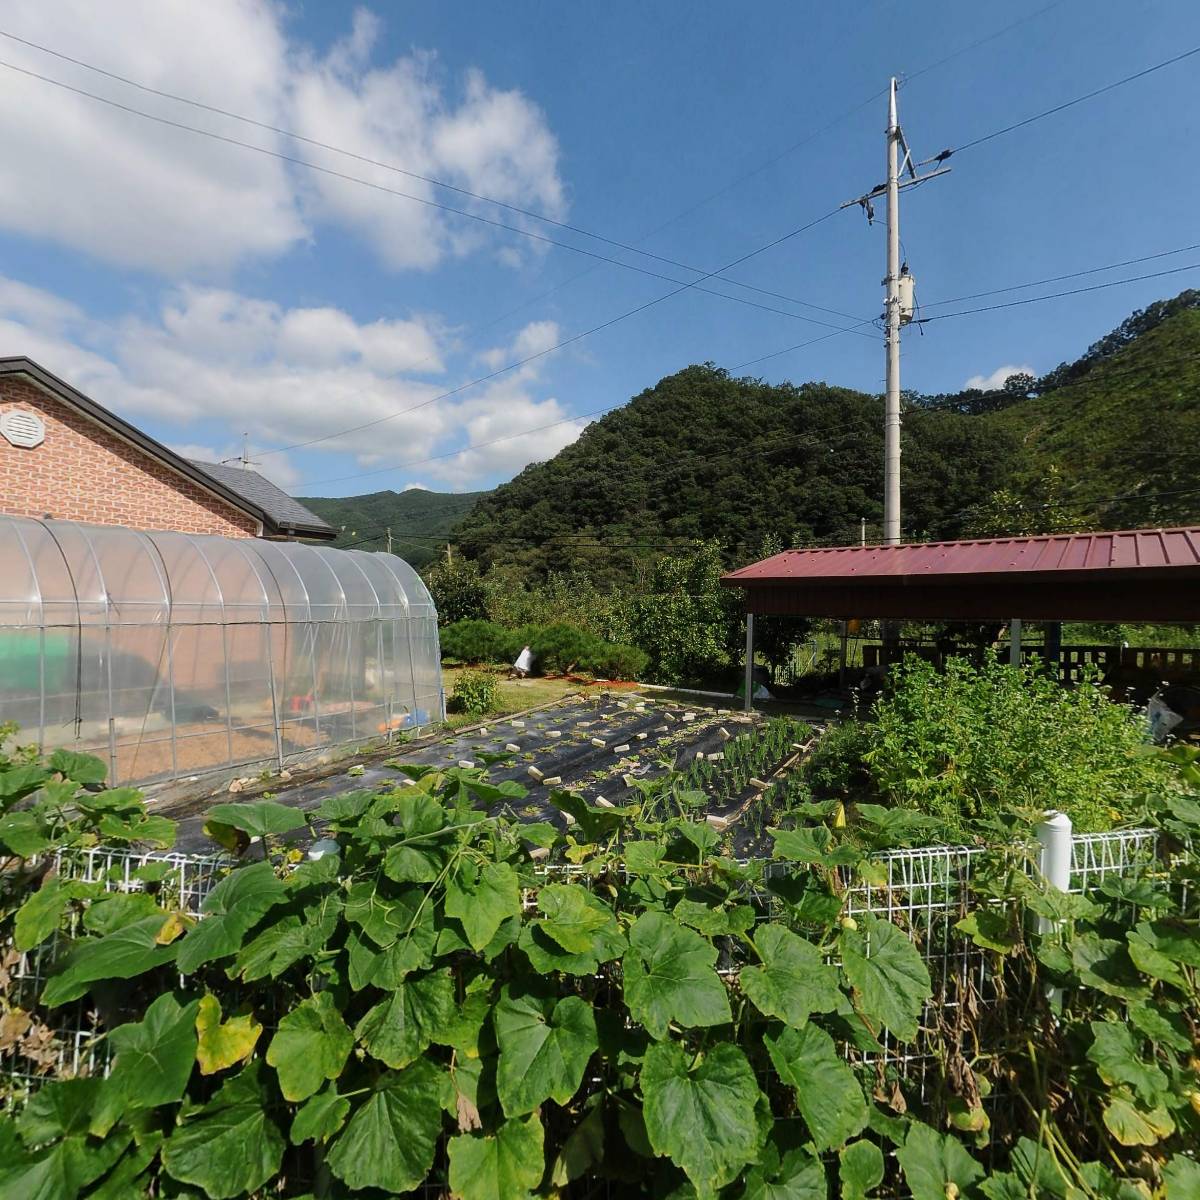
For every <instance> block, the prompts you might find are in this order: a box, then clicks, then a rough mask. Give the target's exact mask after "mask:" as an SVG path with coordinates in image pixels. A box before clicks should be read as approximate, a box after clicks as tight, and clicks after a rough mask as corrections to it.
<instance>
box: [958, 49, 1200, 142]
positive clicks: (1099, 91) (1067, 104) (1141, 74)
mask: <svg viewBox="0 0 1200 1200" xmlns="http://www.w3.org/2000/svg"><path fill="white" fill-rule="evenodd" d="M1195 54H1200V46H1193V47H1192V49H1190V50H1185V51H1183V53H1182V54H1176V55H1175V56H1174V57H1173V58H1167V59H1164V60H1163V61H1162V62H1159V63H1155V64H1154V65H1153V66H1152V67H1145V68H1143V69H1142V70H1140V71H1135V72H1134V73H1133V74H1132V75H1126V76H1125V77H1124V78H1123V79H1116V80H1114V81H1113V82H1112V83H1106V84H1105V85H1104V86H1103V87H1098V88H1094V89H1093V90H1092V91H1090V92H1085V93H1084V94H1083V95H1082V96H1076V97H1075V98H1074V99H1073V100H1066V101H1064V102H1063V103H1062V104H1056V105H1055V106H1054V107H1053V108H1047V109H1045V110H1044V111H1043V112H1039V113H1034V114H1033V116H1031V117H1025V118H1024V119H1023V120H1020V121H1014V122H1013V123H1012V124H1011V125H1005V126H1004V127H1003V128H1002V129H994V130H992V132H991V133H985V134H983V136H982V137H977V138H974V139H972V140H971V141H969V142H966V143H965V144H964V145H962V146H958V147H956V148H955V149H953V150H944V151H943V152H942V156H944V157H945V158H949V157H950V155H951V154H962V153H963V151H965V150H973V149H974V148H975V147H976V146H982V145H983V144H984V142H990V141H992V140H993V138H998V137H1003V136H1004V135H1005V134H1006V133H1012V132H1013V131H1014V130H1016V129H1024V128H1025V126H1026V125H1032V124H1033V123H1034V122H1035V121H1043V120H1045V119H1046V117H1052V116H1054V115H1055V113H1060V112H1064V111H1065V110H1066V109H1068V108H1074V107H1075V106H1076V105H1077V104H1083V103H1084V101H1086V100H1094V99H1095V98H1096V97H1097V96H1103V95H1104V94H1105V93H1107V92H1111V91H1115V90H1116V89H1117V88H1119V87H1124V86H1125V85H1126V84H1127V83H1133V82H1134V81H1135V80H1138V79H1144V78H1145V77H1146V76H1147V75H1153V74H1154V72H1155V71H1161V70H1163V69H1164V68H1166V67H1171V66H1174V65H1175V64H1176V63H1179V62H1183V61H1184V59H1187V58H1191V57H1192V56H1193V55H1195ZM939 157H941V156H939Z"/></svg>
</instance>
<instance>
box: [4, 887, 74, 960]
mask: <svg viewBox="0 0 1200 1200" xmlns="http://www.w3.org/2000/svg"><path fill="white" fill-rule="evenodd" d="M70 900H71V890H70V884H69V883H68V881H66V880H64V879H61V878H60V877H59V876H57V875H54V876H51V877H50V878H49V879H46V880H43V882H42V886H41V887H40V888H38V890H37V891H36V892H34V893H33V894H32V895H31V896H30V897H29V899H28V900H26V901H25V903H24V904H22V905H21V907H20V908H19V909H17V917H16V922H15V925H14V928H13V935H14V936H13V941H14V943H15V945H16V947H17V949H18V950H20V951H21V952H22V953H25V952H26V951H29V950H32V949H33V948H34V947H35V946H40V945H41V944H42V943H43V942H44V941H45V940H46V939H47V938H48V937H49V936H50V935H51V934H52V933H53V932H54V931H55V930H56V929H58V926H59V923H60V922H61V921H62V918H63V914H64V913H65V912H66V908H67V905H68V903H70Z"/></svg>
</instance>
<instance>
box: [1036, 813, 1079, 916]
mask: <svg viewBox="0 0 1200 1200" xmlns="http://www.w3.org/2000/svg"><path fill="white" fill-rule="evenodd" d="M1036 833H1037V839H1038V841H1039V842H1040V843H1041V847H1042V849H1041V854H1040V855H1039V856H1038V871H1039V872H1040V874H1041V876H1042V878H1043V879H1044V880H1045V881H1046V882H1047V883H1048V884H1050V886H1051V887H1054V888H1057V889H1058V890H1059V891H1060V892H1065V891H1068V890H1069V889H1070V887H1071V845H1072V841H1071V818H1070V817H1068V816H1067V814H1066V813H1060V812H1048V813H1047V814H1046V819H1045V820H1044V821H1041V822H1039V823H1038V826H1037V829H1036ZM1059 924H1060V922H1058V921H1051V920H1050V919H1049V918H1047V917H1039V918H1038V933H1042V934H1045V933H1052V932H1053V931H1054V930H1055V929H1057V928H1058V926H1059Z"/></svg>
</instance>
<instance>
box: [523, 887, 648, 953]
mask: <svg viewBox="0 0 1200 1200" xmlns="http://www.w3.org/2000/svg"><path fill="white" fill-rule="evenodd" d="M538 908H539V910H540V912H541V914H542V915H541V916H540V917H538V918H536V919H535V920H533V921H531V922H529V923H528V924H527V925H525V926H523V927H522V929H521V931H520V938H519V945H520V947H521V949H522V950H523V951H524V952H525V954H526V956H527V957H528V958H529V961H530V963H531V964H532V965H533V969H534V970H535V971H537V972H538V973H539V974H541V975H545V974H548V973H549V972H551V971H563V972H565V973H567V974H569V975H593V974H595V972H596V970H597V968H598V967H599V966H600V964H601V963H605V962H609V961H611V960H612V959H614V958H617V957H618V956H619V955H621V954H622V953H623V952H624V950H625V945H626V943H625V938H624V936H623V935H622V933H621V930H620V927H619V926H618V925H617V918H616V916H615V915H614V913H613V911H612V909H611V908H609V907H608V905H606V904H605V903H604V902H603V901H602V900H600V899H598V898H597V897H596V896H594V895H592V893H591V892H589V891H588V890H587V888H584V887H581V886H580V885H578V884H549V885H547V886H546V887H544V888H542V889H541V891H540V892H539V893H538ZM589 927H591V940H590V942H587V943H586V944H585V942H584V940H583V934H584V932H585V931H586V930H587V929H588V928H589ZM566 943H570V944H571V945H576V946H582V947H583V948H582V949H581V950H578V951H571V950H568V949H567V948H566Z"/></svg>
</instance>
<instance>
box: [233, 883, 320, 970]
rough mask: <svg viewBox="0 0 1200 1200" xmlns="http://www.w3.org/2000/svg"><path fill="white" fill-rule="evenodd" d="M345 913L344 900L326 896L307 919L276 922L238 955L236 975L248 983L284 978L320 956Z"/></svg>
mask: <svg viewBox="0 0 1200 1200" xmlns="http://www.w3.org/2000/svg"><path fill="white" fill-rule="evenodd" d="M341 911H342V903H341V900H340V899H339V898H338V897H336V896H325V897H323V898H322V899H321V900H320V902H319V903H316V904H310V905H309V906H308V907H307V908H305V910H304V915H303V917H298V916H295V915H294V914H293V915H288V916H286V917H282V918H280V919H278V920H275V921H272V922H271V923H270V924H269V925H268V926H267V927H266V928H265V929H264V930H263V931H262V932H261V933H259V934H256V935H255V936H254V937H252V938H251V939H250V940H249V941H248V942H247V943H246V944H245V945H244V946H243V947H242V948H241V950H240V951H239V952H238V956H237V965H236V968H235V969H236V971H237V973H238V974H239V975H241V977H242V978H243V979H244V980H245V981H246V982H247V983H250V982H253V981H254V980H256V979H262V978H264V977H265V976H268V975H269V976H270V977H271V978H272V979H278V978H279V976H280V975H282V974H283V973H284V971H286V970H287V969H288V967H290V966H292V965H293V964H294V963H297V962H299V961H300V960H301V959H302V958H311V957H312V956H313V955H315V954H318V953H319V952H320V951H321V950H322V949H323V948H324V946H325V943H326V942H328V941H329V939H330V937H331V936H332V935H333V931H334V930H335V929H336V928H337V926H338V918H339V916H340V914H341Z"/></svg>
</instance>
